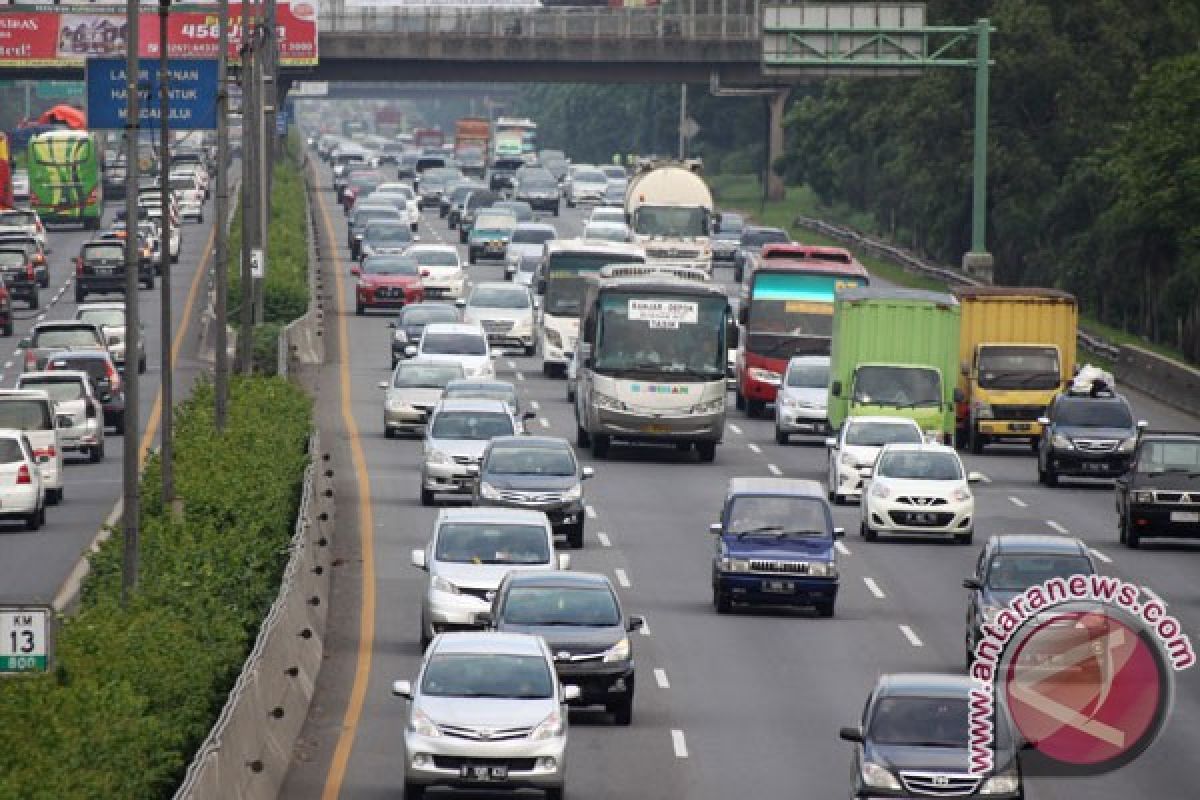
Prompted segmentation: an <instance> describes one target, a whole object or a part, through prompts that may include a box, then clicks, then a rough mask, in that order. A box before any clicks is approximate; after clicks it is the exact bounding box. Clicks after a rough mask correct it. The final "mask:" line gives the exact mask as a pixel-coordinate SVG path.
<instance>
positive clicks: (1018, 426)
mask: <svg viewBox="0 0 1200 800" xmlns="http://www.w3.org/2000/svg"><path fill="white" fill-rule="evenodd" d="M1008 429H1009V430H1010V431H1029V430H1033V426H1032V425H1030V424H1029V423H1028V422H1010V423H1008Z"/></svg>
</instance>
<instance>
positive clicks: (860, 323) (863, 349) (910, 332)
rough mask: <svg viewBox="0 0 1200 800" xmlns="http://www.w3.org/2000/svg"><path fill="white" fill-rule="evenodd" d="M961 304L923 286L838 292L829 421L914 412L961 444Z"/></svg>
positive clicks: (932, 430)
mask: <svg viewBox="0 0 1200 800" xmlns="http://www.w3.org/2000/svg"><path fill="white" fill-rule="evenodd" d="M960 321H961V309H960V307H959V304H958V300H956V299H955V298H954V297H953V296H952V295H949V294H943V293H940V292H927V291H921V290H917V289H896V288H891V287H871V288H868V287H861V288H856V289H843V290H839V291H838V293H837V295H836V297H835V299H834V304H833V341H832V344H831V352H830V371H829V422H830V425H832V426H833V427H834V428H835V429H837V428H840V427H841V425H842V422H843V421H844V420H845V419H846V417H850V416H868V417H881V416H888V417H909V418H911V419H914V420H916V421H917V424H919V425H920V426H921V430H923V431H925V432H926V434H927V435H929V436H931V437H932V436H934V435H936V436H937V437H938V438H940V440H941V441H943V442H945V443H946V444H950V445H952V444H954V428H955V419H954V404H955V399H956V397H957V396H958V395H959V393H960V391H961V390H959V389H958V387H957V377H958V340H959V326H960Z"/></svg>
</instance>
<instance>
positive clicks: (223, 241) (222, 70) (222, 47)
mask: <svg viewBox="0 0 1200 800" xmlns="http://www.w3.org/2000/svg"><path fill="white" fill-rule="evenodd" d="M217 28H218V31H217V204H216V205H217V207H216V217H217V219H216V226H217V251H216V254H215V256H214V257H215V258H216V264H215V267H216V284H217V285H216V294H217V297H216V308H215V309H214V311H215V313H216V317H217V319H216V323H217V352H216V356H217V361H216V365H215V372H216V376H215V387H214V388H215V390H216V397H214V398H213V424H214V425H215V427H216V429H217V433H224V431H225V418H226V414H227V411H226V406H227V404H228V402H229V342H228V341H226V339H227V331H228V325H229V307H228V304H227V299H228V298H227V295H228V293H229V234H228V233H227V231H226V228H225V220H226V218H227V217H228V216H229V165H228V163H227V161H228V159H229V0H220V4H219V5H218V6H217Z"/></svg>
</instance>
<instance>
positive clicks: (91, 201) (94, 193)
mask: <svg viewBox="0 0 1200 800" xmlns="http://www.w3.org/2000/svg"><path fill="white" fill-rule="evenodd" d="M99 190H100V187H99V186H93V187H92V190H91V191H90V192H88V196H87V204H88V205H89V206H94V205H96V201H97V200H99V199H100V194H99Z"/></svg>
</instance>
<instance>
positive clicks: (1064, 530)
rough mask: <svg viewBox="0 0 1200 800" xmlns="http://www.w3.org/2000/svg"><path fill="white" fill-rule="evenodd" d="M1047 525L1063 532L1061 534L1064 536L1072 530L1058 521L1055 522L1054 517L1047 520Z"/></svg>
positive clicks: (1055, 530) (1056, 531) (1058, 531)
mask: <svg viewBox="0 0 1200 800" xmlns="http://www.w3.org/2000/svg"><path fill="white" fill-rule="evenodd" d="M1046 525H1048V526H1049V527H1050V529H1051V530H1053V531H1054V532H1055V533H1061V534H1063V535H1064V536H1065V535H1066V534H1068V533H1070V531H1069V530H1067V529H1066V528H1064V527H1063V526H1062V525H1059V524H1058V523H1057V522H1055V521H1054V520H1052V519H1048V520H1046Z"/></svg>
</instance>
